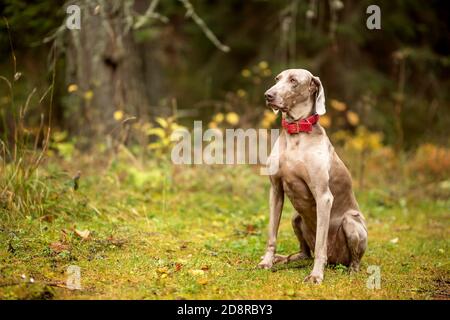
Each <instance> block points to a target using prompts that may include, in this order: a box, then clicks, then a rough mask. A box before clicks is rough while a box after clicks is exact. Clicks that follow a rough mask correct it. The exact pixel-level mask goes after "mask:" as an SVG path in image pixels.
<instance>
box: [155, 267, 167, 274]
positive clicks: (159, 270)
mask: <svg viewBox="0 0 450 320" xmlns="http://www.w3.org/2000/svg"><path fill="white" fill-rule="evenodd" d="M156 272H157V273H168V272H169V270H168V269H167V268H165V267H162V268H157V269H156Z"/></svg>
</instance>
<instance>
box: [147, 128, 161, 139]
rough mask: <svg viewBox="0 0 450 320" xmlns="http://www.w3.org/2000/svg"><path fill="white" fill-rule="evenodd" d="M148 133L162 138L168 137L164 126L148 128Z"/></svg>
mask: <svg viewBox="0 0 450 320" xmlns="http://www.w3.org/2000/svg"><path fill="white" fill-rule="evenodd" d="M147 134H148V135H151V136H158V137H160V138H161V139H163V138H165V137H166V132H165V131H164V129H162V128H150V129H148V130H147Z"/></svg>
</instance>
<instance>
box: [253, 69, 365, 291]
mask: <svg viewBox="0 0 450 320" xmlns="http://www.w3.org/2000/svg"><path fill="white" fill-rule="evenodd" d="M265 98H266V102H267V105H268V106H270V107H271V108H272V109H273V110H274V111H275V112H278V111H281V112H282V115H283V122H282V124H283V127H284V130H283V131H282V133H281V135H280V136H279V138H278V140H277V142H276V143H275V145H274V148H273V150H272V152H271V154H270V157H269V160H268V164H267V165H268V166H269V167H273V165H275V164H276V165H278V170H275V173H273V174H271V175H270V181H271V189H270V221H269V240H268V245H267V250H266V253H265V255H264V256H263V257H262V261H261V262H260V263H259V266H260V267H261V268H271V267H272V265H273V264H275V263H287V262H290V261H294V260H300V259H309V258H311V254H312V253H313V252H314V266H313V270H312V272H311V274H310V275H309V276H307V277H306V278H305V282H311V283H321V282H322V281H323V272H324V268H325V265H326V264H327V263H331V264H343V265H346V266H349V268H350V271H358V270H359V264H360V260H361V257H362V256H363V254H364V251H365V250H366V247H367V228H366V225H365V220H364V217H363V215H362V213H361V212H360V210H359V207H358V203H357V202H356V199H355V196H354V194H353V190H352V180H351V176H350V173H349V171H348V170H347V168H346V166H345V165H344V163H343V162H342V161H341V159H340V158H339V156H338V155H337V154H336V152H335V151H334V148H333V146H332V144H331V142H330V140H329V139H328V136H327V134H326V132H325V130H324V129H323V128H322V127H321V126H320V124H319V123H318V118H319V115H323V114H324V113H325V94H324V90H323V87H322V83H321V82H320V79H319V78H318V77H315V76H313V75H312V74H311V73H310V72H309V71H307V70H303V69H289V70H285V71H283V72H281V73H280V74H279V75H278V76H277V77H276V84H275V85H274V86H272V87H271V88H270V89H269V90H267V91H266V93H265ZM285 193H286V194H287V196H288V198H289V199H290V201H291V202H292V205H293V207H294V209H295V210H296V212H295V214H294V216H293V218H292V227H293V228H294V232H295V234H296V236H297V238H298V241H299V242H300V251H299V252H298V253H295V254H291V255H289V256H281V255H277V254H275V251H276V240H277V233H278V227H279V224H280V218H281V212H282V210H283V203H284V194H285Z"/></svg>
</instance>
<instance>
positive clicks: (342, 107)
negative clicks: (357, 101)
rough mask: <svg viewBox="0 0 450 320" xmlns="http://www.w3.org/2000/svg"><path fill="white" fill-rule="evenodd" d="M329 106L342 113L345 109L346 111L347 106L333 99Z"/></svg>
mask: <svg viewBox="0 0 450 320" xmlns="http://www.w3.org/2000/svg"><path fill="white" fill-rule="evenodd" d="M330 105H331V107H332V108H333V109H335V110H337V111H344V110H345V109H347V105H346V104H345V103H344V102H341V101H339V100H335V99H331V100H330Z"/></svg>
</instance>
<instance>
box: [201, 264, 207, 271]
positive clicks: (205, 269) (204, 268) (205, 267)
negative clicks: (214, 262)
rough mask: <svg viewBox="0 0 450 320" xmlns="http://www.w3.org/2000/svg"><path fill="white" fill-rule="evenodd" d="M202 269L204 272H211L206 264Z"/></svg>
mask: <svg viewBox="0 0 450 320" xmlns="http://www.w3.org/2000/svg"><path fill="white" fill-rule="evenodd" d="M200 269H202V270H203V271H208V270H209V266H207V265H206V264H205V265H204V266H202V267H201V268H200Z"/></svg>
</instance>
